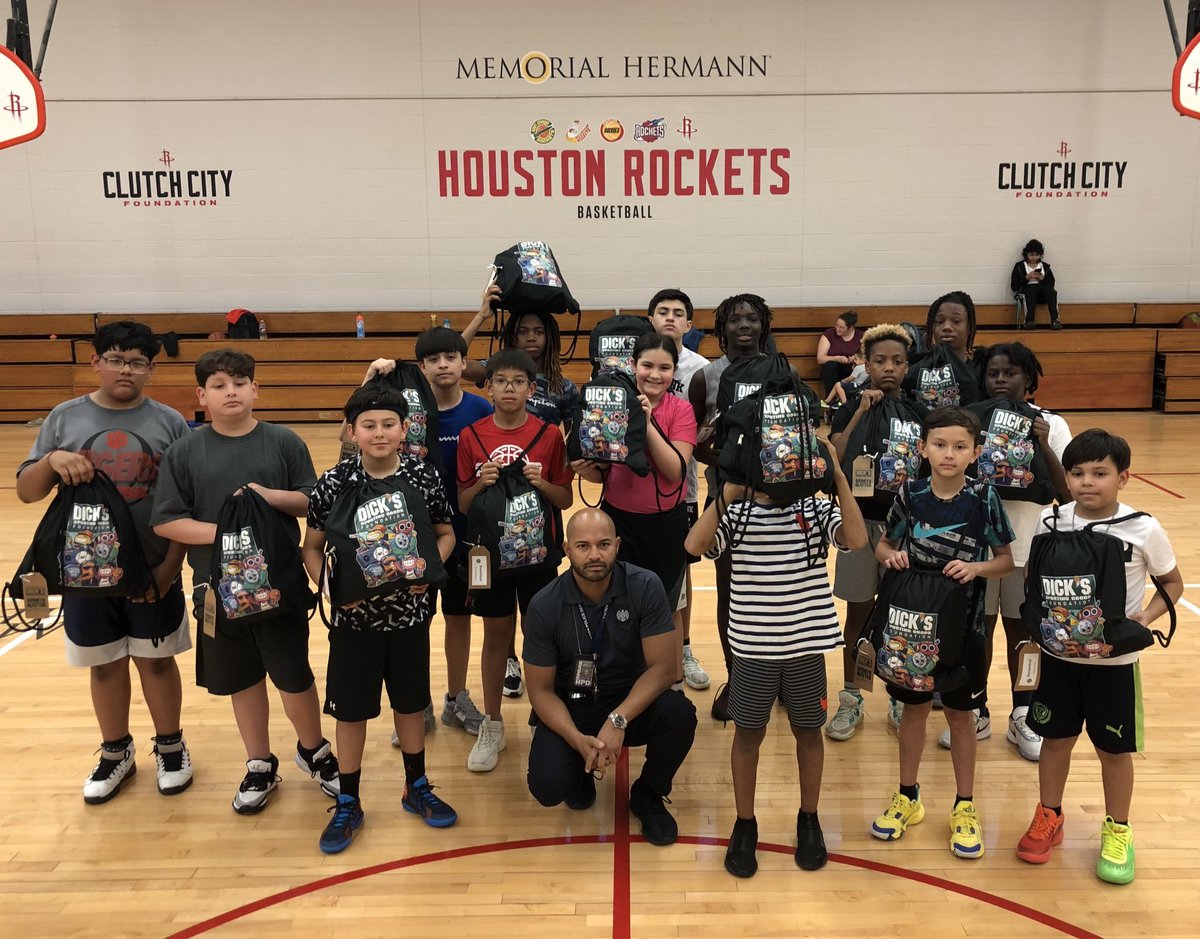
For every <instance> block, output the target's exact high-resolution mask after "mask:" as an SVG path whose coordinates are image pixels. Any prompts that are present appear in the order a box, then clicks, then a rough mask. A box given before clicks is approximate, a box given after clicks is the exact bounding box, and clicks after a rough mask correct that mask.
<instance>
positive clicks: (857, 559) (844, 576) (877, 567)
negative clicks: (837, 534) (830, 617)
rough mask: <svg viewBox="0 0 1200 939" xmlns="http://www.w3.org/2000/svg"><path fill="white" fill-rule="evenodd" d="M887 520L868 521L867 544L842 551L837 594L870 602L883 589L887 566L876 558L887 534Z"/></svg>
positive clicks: (835, 577) (835, 579)
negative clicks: (885, 523) (884, 573)
mask: <svg viewBox="0 0 1200 939" xmlns="http://www.w3.org/2000/svg"><path fill="white" fill-rule="evenodd" d="M883 532H884V528H883V522H872V521H868V522H867V546H866V547H865V548H859V549H858V550H857V551H839V552H838V553H837V560H836V561H835V562H834V570H833V595H834V596H835V597H837V598H838V599H839V600H845V601H846V602H847V603H870V602H871V601H872V600H874V599H875V594H876V593H877V592H878V590H879V581H880V578H882V577H883V571H884V567H883V565H882V564H880V563H879V562H878V561H877V560H875V548H876V546H878V544H879V539H880V538H882V537H883Z"/></svg>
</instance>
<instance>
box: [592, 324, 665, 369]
mask: <svg viewBox="0 0 1200 939" xmlns="http://www.w3.org/2000/svg"><path fill="white" fill-rule="evenodd" d="M653 332H654V327H653V326H652V325H651V324H650V321H649V320H648V319H646V317H644V316H627V315H625V314H622V313H618V314H616V315H615V316H610V317H608V319H603V320H601V321H600V322H599V323H597V324H596V325H595V326H593V327H592V332H591V336H590V337H589V338H588V358H589V359H590V360H591V363H592V377H593V378H595V377H596V376H597V375H599V374H601V373H602V372H606V371H612V370H613V369H620V370H622V371H623V372H625V373H627V374H629V375H633V347H634V346H635V345H636V344H637V341H638V340H639V339H640V338H641V337H642V336H646V335H649V334H650V333H653Z"/></svg>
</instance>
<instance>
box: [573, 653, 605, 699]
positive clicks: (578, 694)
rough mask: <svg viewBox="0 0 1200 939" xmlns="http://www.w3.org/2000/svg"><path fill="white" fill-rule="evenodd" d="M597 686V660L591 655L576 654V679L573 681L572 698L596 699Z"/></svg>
mask: <svg viewBox="0 0 1200 939" xmlns="http://www.w3.org/2000/svg"><path fill="white" fill-rule="evenodd" d="M598 690H599V689H597V687H596V660H595V659H594V658H592V657H591V656H590V655H577V656H575V670H574V679H573V681H572V682H571V698H572V700H581V699H588V698H591V699H594V698H595V697H596V694H597V692H598Z"/></svg>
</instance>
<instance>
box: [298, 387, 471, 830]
mask: <svg viewBox="0 0 1200 939" xmlns="http://www.w3.org/2000/svg"><path fill="white" fill-rule="evenodd" d="M344 413H345V416H346V422H347V425H348V427H349V432H350V439H351V440H352V441H353V442H354V443H355V444H356V445H357V446H358V448H359V452H358V453H357V454H356V455H355V456H352V457H350V458H349V459H345V460H342V461H341V462H340V463H338V464H337V465H336V466H333V467H332V468H330V469H328V470H326V471H325V472H324V473H322V474H321V478H320V479H318V480H317V484H316V486H315V487H313V491H312V495H311V497H310V498H309V503H308V531H307V532H306V533H305V536H304V549H303V554H304V566H305V568H306V569H307V570H308V576H309V577H310V578H312V581H313V583H314V584H318V585H319V584H321V582H322V580H323V572H324V570H325V565H326V557H325V546H326V543H327V541H328V543H329V544H331V545H333V546H334V547H335V551H334V566H333V573H332V575H331V577H330V581H329V590H330V602H331V604H333V605H334V607H335V609H334V612H333V618H332V622H331V623H330V629H329V666H328V671H327V675H326V679H325V713H326V714H328V715H330V716H331V717H333V718H334V719H335V720H336V721H337V749H338V753H339V754H341V759H340V761H339V762H340V764H341V776H340V778H341V793H340V794H339V795H338V801H337V805H335V806H334V807H333V808H332V809H331V810H330V811H332V812H333V818H332V819H330V821H329V824H328V825H326V826H325V830H324V832H322V834H321V839H320V843H319V844H320V848H321V850H322V851H323V852H325V853H326V854H336V853H338V852H340V851H344V850H345V849H346V848H348V847H349V846H350V842H351V840H352V839H353V837H354V832H355V831H357V830H358V829H359V828H360V827H361V826H362V824H363V820H364V814H363V810H362V803H361V800H360V798H359V783H360V780H361V779H362V755H363V749H364V747H365V745H366V738H367V721H369V720H371V718H373V717H377V716H378V715H379V694H380V691H381V686H386V688H387V694H388V703H389V704H390V705H391V707H392V712H393V720H394V722H395V729H396V735H397V736H398V738H399V740H400V749H401V751H402V754H403V757H404V780H405V786H404V795H403V797H402V798H401V802H400V804H401V806H402V807H403V808H404V810H405V811H406V812H411V813H413V814H414V815H417V816H419V817H420V818H421V819H422V820H423V821H424V822H425V823H426V824H427V825H431V826H433V827H434V828H446V827H448V826H450V825H453V824H454V823H455V822H456V821H457V820H458V814H457V813H456V812H455V811H454V809H452V808H451V807H450V806H449V805H447V804H446V803H445V802H443V801H442V800H441V799H439V798H438V797H437V796H436V795H434V794H433V786H432V785H431V784H430V782H429V778H428V777H427V776H426V774H425V716H424V712H425V708H426V706H427V705H428V704H429V621H430V619H431V618H432V615H433V614H432V604H431V599H430V595H429V592H430V591H429V582H428V581H423V580H421V579H420V578H418V577H415V576H410V575H412V574H416V573H418V572H420V571H424V570H430V569H432V570H437V571H439V572H440V573H442V574H444V571H443V570H441V568H442V565H443V564H444V563H445V560H446V559H447V558H448V557H450V553H451V552H452V551H453V550H454V528H453V525H452V521H453V516H452V514H451V512H450V503H449V502H447V501H446V492H445V490H444V489H443V488H442V480H441V477H439V476H438V473H437V470H435V469H434V468H433V467H432V466H430V465H429V464H428V463H424V462H422V461H421V460H418V459H417V458H415V457H413V456H410V455H408V454H407V453H402V452H400V448H401V446H402V444H403V443H404V441H405V440H406V439H407V437H408V420H407V418H408V402H407V401H406V400H405V397H404V394H403V393H402V392H401V391H400V390H398V389H393V388H386V387H380V386H378V385H370V384H368V385H364V386H363V387H361V388H359V389H358V390H356V391H355V392H354V393H353V394H352V395H351V396H350V399H349V400H348V401H347V402H346V406H345V408H344ZM376 519H378V522H376ZM372 545H374V546H375V547H374V548H372ZM343 546H345V547H343ZM356 578H357V583H358V586H359V588H360V589H361V590H362V592H361V593H360V594H359V595H358V596H359V597H361V598H360V599H348V597H347V596H342V595H341V592H342V591H343V590H344V591H345V592H346V594H347V595H349V594H350V590H349V589H348V586H346V587H344V586H343V584H347V585H348V584H349V583H350V582H353V581H355V579H356ZM406 580H408V581H418V580H420V581H421V582H413V583H411V585H410V584H406V583H405V581H406ZM364 584H365V585H366V588H369V589H362V588H363V585H364Z"/></svg>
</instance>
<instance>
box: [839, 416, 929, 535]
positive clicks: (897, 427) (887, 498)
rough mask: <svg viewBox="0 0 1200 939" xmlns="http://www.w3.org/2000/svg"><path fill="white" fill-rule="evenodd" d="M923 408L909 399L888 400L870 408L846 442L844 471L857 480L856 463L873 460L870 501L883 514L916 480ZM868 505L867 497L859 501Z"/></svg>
mask: <svg viewBox="0 0 1200 939" xmlns="http://www.w3.org/2000/svg"><path fill="white" fill-rule="evenodd" d="M923 416H924V415H923V412H922V410H921V408H920V407H919V406H918V405H917V404H916V402H914V401H910V400H908V399H906V398H888V397H885V398H884V399H883V400H882V401H880V402H878V403H877V404H874V405H872V406H871V409H870V410H869V411H867V413H866V414H864V415H863V416H862V417H861V418H859V421H858V423H857V424H856V425H855V427H854V430H853V431H851V433H850V435H849V436H848V437H847V438H846V444H845V447H844V448H843V453H842V471H843V472H844V473H845V474H846V478H847V479H851V480H852V479H853V478H854V475H853V473H854V461H855V460H856V459H857V458H858V457H860V456H862V455H863V454H866V455H868V456H871V457H874V475H875V492H874V494H873V495H872V496H871V497H870V499H869V501H870V502H872V503H874V504H875V505H877V506H878V507H879V508H881V509H883V510H885V511H886V510H887V509H889V508H891V505H892V502H893V501H895V498H896V493H897V492H899V491H900V487H901V486H903V485H904V483H905V482H907V481H908V480H909V479H916V478H917V471H918V469H919V468H920V465H921V455H920V453H919V452H918V451H917V441H918V440H919V439H920V437H921V419H922V417H923ZM859 498H860V501H864V502H865V501H868V499H867V497H865V496H861V497H859Z"/></svg>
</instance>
